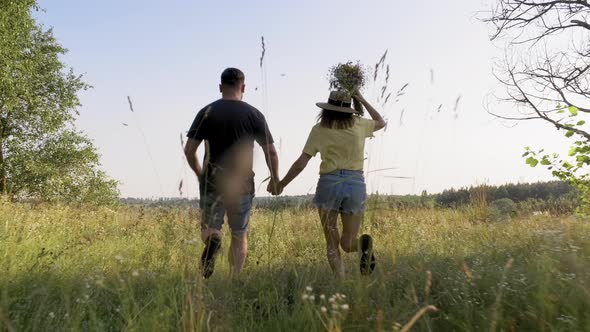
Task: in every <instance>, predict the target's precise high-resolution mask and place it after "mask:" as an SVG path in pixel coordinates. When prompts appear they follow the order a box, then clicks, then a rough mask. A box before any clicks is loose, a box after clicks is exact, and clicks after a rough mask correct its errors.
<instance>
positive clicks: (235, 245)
mask: <svg viewBox="0 0 590 332" xmlns="http://www.w3.org/2000/svg"><path fill="white" fill-rule="evenodd" d="M253 198H254V196H253V195H250V194H248V195H243V196H242V197H241V198H240V201H239V203H238V204H232V205H231V206H232V208H228V211H227V219H228V224H229V227H230V229H231V243H230V247H229V254H228V255H229V257H228V259H229V263H230V269H231V274H232V275H234V274H239V273H240V272H242V269H243V268H244V263H245V261H246V256H247V255H248V224H249V223H250V212H251V211H252V200H253Z"/></svg>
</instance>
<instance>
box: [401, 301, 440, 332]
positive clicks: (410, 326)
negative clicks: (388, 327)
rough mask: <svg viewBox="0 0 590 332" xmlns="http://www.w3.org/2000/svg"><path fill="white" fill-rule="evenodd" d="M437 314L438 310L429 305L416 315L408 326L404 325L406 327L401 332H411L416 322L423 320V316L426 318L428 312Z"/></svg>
mask: <svg viewBox="0 0 590 332" xmlns="http://www.w3.org/2000/svg"><path fill="white" fill-rule="evenodd" d="M430 311H432V312H437V311H438V308H437V307H435V306H433V305H427V306H425V307H424V308H422V309H420V310H419V311H418V312H417V313H416V314H415V315H414V317H412V319H410V321H409V322H407V323H406V325H404V327H402V329H401V330H400V332H407V331H409V330H410V329H411V328H412V327H413V326H414V325H415V324H416V322H418V320H420V318H422V316H424V315H425V314H426V313H428V312H430Z"/></svg>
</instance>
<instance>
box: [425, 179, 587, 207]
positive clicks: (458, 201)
mask: <svg viewBox="0 0 590 332" xmlns="http://www.w3.org/2000/svg"><path fill="white" fill-rule="evenodd" d="M434 196H435V200H436V203H437V204H438V205H441V206H444V207H456V206H460V205H465V204H470V203H472V202H474V201H475V200H478V199H480V200H481V199H485V200H486V201H488V202H491V201H495V200H498V199H502V198H508V199H511V200H512V201H513V202H515V203H521V202H525V201H530V200H541V201H551V200H560V199H568V200H575V201H577V197H578V194H577V192H576V190H575V188H574V187H572V186H570V185H569V184H567V183H566V182H562V181H551V182H537V183H518V184H505V185H501V186H488V185H481V186H475V187H468V188H461V189H449V190H445V191H443V192H442V193H440V194H436V195H434Z"/></svg>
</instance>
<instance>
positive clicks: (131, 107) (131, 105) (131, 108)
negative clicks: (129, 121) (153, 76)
mask: <svg viewBox="0 0 590 332" xmlns="http://www.w3.org/2000/svg"><path fill="white" fill-rule="evenodd" d="M127 102H128V103H129V110H131V112H135V111H134V110H133V103H132V102H131V97H129V96H127Z"/></svg>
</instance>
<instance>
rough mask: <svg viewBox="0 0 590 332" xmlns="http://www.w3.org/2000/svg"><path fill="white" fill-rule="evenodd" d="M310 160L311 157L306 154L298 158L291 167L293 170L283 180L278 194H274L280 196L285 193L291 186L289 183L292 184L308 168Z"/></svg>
mask: <svg viewBox="0 0 590 332" xmlns="http://www.w3.org/2000/svg"><path fill="white" fill-rule="evenodd" d="M310 159H311V156H310V155H308V154H307V153H305V152H303V153H301V155H300V156H299V158H297V160H296V161H295V162H294V163H293V165H292V166H291V168H290V169H289V171H288V172H287V175H285V177H284V178H283V179H282V180H281V182H279V185H278V187H279V188H278V189H279V191H278V193H276V194H275V193H273V194H275V195H278V194H280V193H281V192H282V191H283V189H284V188H285V187H286V186H287V185H289V183H291V181H293V180H294V179H295V178H296V177H297V176H298V175H299V174H301V172H302V171H303V170H304V169H305V167H306V166H307V163H309V160H310Z"/></svg>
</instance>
